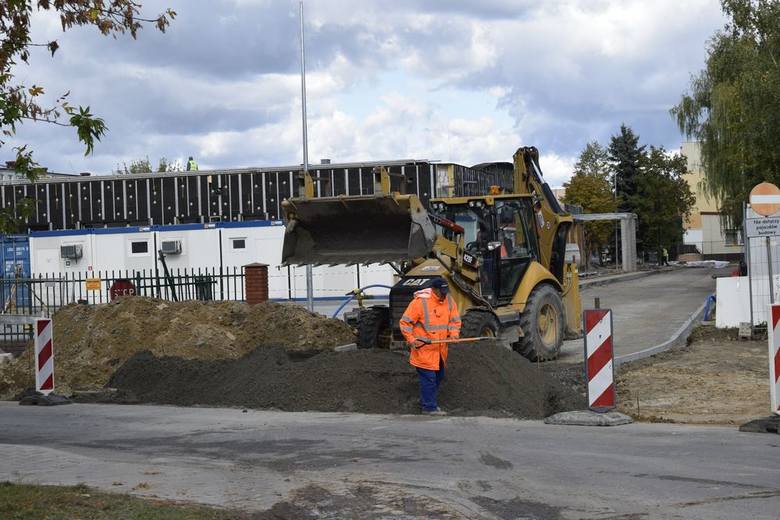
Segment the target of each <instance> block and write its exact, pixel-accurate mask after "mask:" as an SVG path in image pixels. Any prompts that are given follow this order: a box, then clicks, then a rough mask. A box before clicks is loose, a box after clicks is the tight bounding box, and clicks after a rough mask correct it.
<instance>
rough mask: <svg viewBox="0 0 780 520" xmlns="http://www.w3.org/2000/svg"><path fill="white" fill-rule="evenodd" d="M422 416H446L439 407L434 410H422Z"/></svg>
mask: <svg viewBox="0 0 780 520" xmlns="http://www.w3.org/2000/svg"><path fill="white" fill-rule="evenodd" d="M422 414H423V415H433V416H437V417H441V416H444V415H447V412H445V411H444V410H442V409H441V408H439V407H436V409H435V410H423V411H422Z"/></svg>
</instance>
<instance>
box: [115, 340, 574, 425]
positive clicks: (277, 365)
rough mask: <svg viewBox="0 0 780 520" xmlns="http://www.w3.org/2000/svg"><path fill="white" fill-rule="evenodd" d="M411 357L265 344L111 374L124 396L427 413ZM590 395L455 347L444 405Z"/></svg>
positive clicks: (533, 411) (541, 405) (524, 367)
mask: <svg viewBox="0 0 780 520" xmlns="http://www.w3.org/2000/svg"><path fill="white" fill-rule="evenodd" d="M407 356H408V354H406V353H404V352H395V351H388V350H358V351H352V352H333V351H330V352H319V353H317V352H309V353H306V354H304V353H295V352H289V351H286V350H284V349H282V348H260V349H257V350H255V351H253V352H251V353H250V354H248V355H246V356H245V357H243V358H241V359H237V360H186V359H181V358H178V357H156V356H155V355H154V354H152V353H150V352H144V353H140V354H137V355H136V356H134V357H133V358H132V359H130V360H129V361H128V362H127V363H125V364H124V365H123V366H122V367H120V368H119V369H118V370H117V371H116V373H115V374H114V376H113V377H112V378H111V381H110V383H109V385H110V386H111V387H114V388H117V389H118V390H119V392H118V394H117V396H116V399H115V400H117V401H120V402H121V401H130V402H147V403H160V404H174V405H184V406H190V405H207V406H227V407H246V408H261V409H280V410H286V411H326V412H337V411H343V412H363V413H418V412H419V409H420V406H419V397H418V396H419V394H418V391H419V390H418V383H417V374H416V372H415V371H414V369H413V368H412V367H411V366H410V365H409V363H408V360H407ZM584 404H585V403H584V398H583V397H582V395H581V394H578V393H577V392H576V391H574V390H573V389H571V388H569V387H566V386H563V385H561V384H560V383H559V382H558V381H557V380H556V379H554V378H551V377H549V376H548V375H547V374H546V373H545V371H543V370H542V369H540V368H539V366H538V365H535V364H532V363H530V362H529V361H527V360H525V359H524V358H522V357H521V356H519V355H518V354H516V353H513V352H510V351H509V350H507V349H505V348H502V347H499V346H484V345H483V346H479V347H469V346H457V347H453V348H451V350H450V359H449V366H448V374H447V380H446V381H445V382H444V383H442V388H441V394H440V405H441V406H442V408H444V409H446V410H448V411H449V412H451V413H454V414H457V415H488V416H496V417H501V416H511V417H520V418H528V419H536V418H541V417H545V416H547V415H549V414H551V413H555V412H558V411H562V410H573V409H578V408H582V407H583V406H584Z"/></svg>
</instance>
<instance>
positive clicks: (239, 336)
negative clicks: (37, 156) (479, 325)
mask: <svg viewBox="0 0 780 520" xmlns="http://www.w3.org/2000/svg"><path fill="white" fill-rule="evenodd" d="M353 341H354V334H353V333H352V330H351V329H350V328H349V327H348V326H347V325H346V324H345V323H343V322H341V321H337V320H331V319H327V318H325V317H324V316H321V315H319V314H313V313H311V312H309V311H307V310H306V309H304V308H303V307H301V306H299V305H294V304H281V303H274V302H266V303H263V304H259V305H254V306H249V305H247V304H245V303H241V302H228V301H223V302H201V301H187V302H179V303H174V302H169V301H163V300H156V299H152V298H143V297H130V298H119V299H118V300H116V301H115V302H113V303H109V304H104V305H94V306H90V305H70V306H67V307H65V308H63V309H61V310H60V311H59V312H57V314H56V315H55V316H54V357H55V362H56V379H55V385H56V391H57V392H60V393H63V394H66V395H70V394H71V393H72V392H73V391H74V390H95V389H99V388H102V387H103V386H105V384H106V383H107V382H108V380H109V378H110V377H111V375H112V374H113V373H114V371H115V370H116V369H117V367H119V366H120V365H122V364H123V363H124V362H125V361H127V360H128V359H130V358H131V357H132V356H133V355H135V354H136V353H138V352H142V351H150V352H152V353H154V354H156V355H160V356H177V357H181V358H184V359H204V360H215V359H235V358H238V357H241V356H243V355H245V354H247V353H248V352H250V351H252V350H254V349H255V348H257V347H264V346H269V345H270V346H276V345H284V346H285V348H286V349H288V350H293V351H295V350H316V349H331V348H333V347H335V346H337V345H344V344H347V343H350V342H353ZM31 350H32V349H31V348H28V349H27V350H26V351H25V354H24V355H23V356H21V357H19V358H18V359H16V360H14V361H12V362H10V363H6V364H3V365H0V398H1V399H10V398H13V397H14V396H16V395H18V394H19V392H21V391H22V390H24V389H26V388H29V387H30V386H32V385H33V381H34V378H33V371H32V363H31V360H30V356H31V353H30V351H31Z"/></svg>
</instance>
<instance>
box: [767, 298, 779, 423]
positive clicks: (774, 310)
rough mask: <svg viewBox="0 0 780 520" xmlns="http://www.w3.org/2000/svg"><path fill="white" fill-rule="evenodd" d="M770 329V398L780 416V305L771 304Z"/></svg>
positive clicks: (773, 411)
mask: <svg viewBox="0 0 780 520" xmlns="http://www.w3.org/2000/svg"><path fill="white" fill-rule="evenodd" d="M769 307H770V309H769V310H770V313H769V314H770V315H771V316H772V326H771V327H769V398H770V402H771V404H772V413H775V414H777V415H780V402H778V401H779V400H780V305H778V304H771V305H770V306H769Z"/></svg>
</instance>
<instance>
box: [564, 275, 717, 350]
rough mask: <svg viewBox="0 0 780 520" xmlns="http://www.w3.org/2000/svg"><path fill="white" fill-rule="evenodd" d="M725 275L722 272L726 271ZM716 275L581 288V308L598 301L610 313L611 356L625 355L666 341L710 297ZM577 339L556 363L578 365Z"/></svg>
mask: <svg viewBox="0 0 780 520" xmlns="http://www.w3.org/2000/svg"><path fill="white" fill-rule="evenodd" d="M727 270H728V269H727ZM721 271H722V270H716V269H708V268H681V269H674V270H670V271H665V272H661V273H658V274H653V275H651V276H645V277H642V278H638V279H629V280H623V281H616V282H613V283H610V284H609V285H604V286H597V285H590V286H586V287H584V288H583V289H582V291H581V294H582V307H583V309H592V308H593V307H594V299H595V298H596V297H599V298H600V300H601V307H602V308H605V309H606V308H610V309H612V318H613V325H614V335H615V337H614V346H615V356H616V357H617V356H621V355H626V354H631V353H634V352H638V351H640V350H644V349H647V348H650V347H653V346H655V345H658V344H660V343H663V342H664V341H666V340H668V339H669V338H670V337H671V336H672V335H673V334H674V333H675V332H676V331H677V330H678V329H679V328H680V327H681V326H682V325H683V324H684V323H685V321H686V320H687V319H688V318H689V316H690V315H691V314H692V313H693V312H695V311H696V310H697V309H698V308H699V307H701V305H702V304H703V303H704V301H705V299H706V298H707V296H708V295H710V294H711V293H713V292H715V280H714V279H713V278H712V275H713V274H714V273H718V272H721ZM582 351H583V342H582V340H581V339H579V340H573V341H566V342H564V346H563V348H562V349H561V356H560V360H561V361H562V362H570V363H579V362H582V356H583V353H582Z"/></svg>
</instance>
